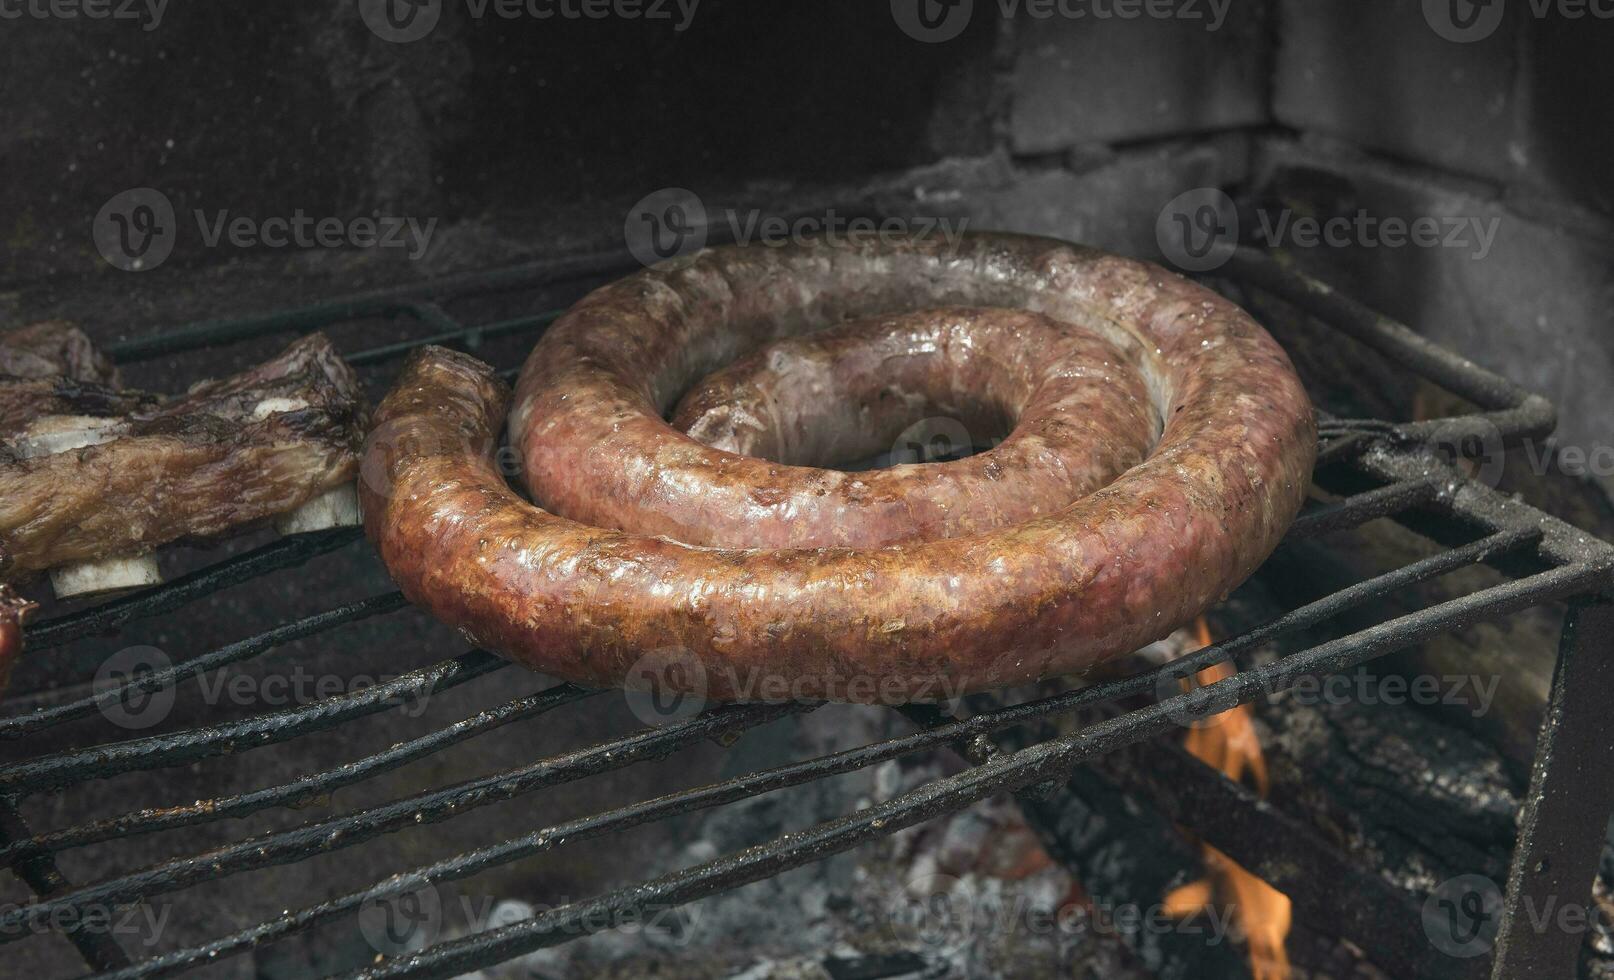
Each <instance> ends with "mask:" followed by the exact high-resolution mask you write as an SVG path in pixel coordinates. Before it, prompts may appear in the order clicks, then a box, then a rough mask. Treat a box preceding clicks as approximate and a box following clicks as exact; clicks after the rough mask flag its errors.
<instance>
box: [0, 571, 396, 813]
mask: <svg viewBox="0 0 1614 980" xmlns="http://www.w3.org/2000/svg"><path fill="white" fill-rule="evenodd" d="M404 605H406V603H405V602H404V598H403V594H402V593H400V592H389V593H385V594H383V595H379V596H372V597H371V598H368V599H362V600H360V601H358V602H355V603H350V604H349V605H346V606H341V607H338V608H336V609H330V610H327V611H325V612H322V613H316V614H314V615H312V616H307V617H304V618H303V619H299V620H297V621H295V622H291V623H286V624H284V625H282V626H276V627H275V628H274V629H270V630H265V631H264V632H262V633H259V634H257V635H256V636H249V637H247V638H246V639H244V640H237V641H235V642H234V643H231V644H228V645H227V646H222V647H220V648H218V649H217V650H214V651H213V652H212V653H207V654H203V655H202V656H200V657H193V658H192V659H190V660H187V661H185V662H184V663H181V664H176V665H175V666H173V667H170V668H168V669H166V670H159V671H152V672H151V673H148V674H142V675H140V676H138V677H135V678H134V679H132V680H130V681H129V682H127V683H125V684H120V685H118V686H117V687H109V688H107V689H106V690H104V691H98V692H95V693H93V694H90V695H88V696H86V697H82V698H78V699H76V700H73V701H68V702H65V703H63V704H58V705H52V706H49V707H43V708H39V709H37V710H35V711H31V712H28V713H27V714H21V715H13V716H11V717H8V718H0V738H19V737H21V736H23V735H27V734H30V733H32V732H36V731H39V730H40V729H42V728H49V727H51V726H53V725H59V724H61V723H63V722H67V721H72V720H73V719H75V718H84V717H87V716H89V715H92V714H94V713H95V712H97V711H99V710H101V709H102V708H104V707H110V706H112V705H114V704H117V703H119V702H121V701H124V700H126V699H127V698H129V697H131V696H133V695H136V694H149V693H151V692H153V691H159V690H162V689H163V688H166V687H172V686H174V685H175V684H177V683H179V682H180V681H182V680H184V679H185V678H187V677H194V676H196V675H197V674H200V673H203V672H205V671H209V670H214V669H217V668H219V667H224V666H226V665H228V664H232V663H236V662H237V661H241V660H248V659H250V658H252V657H255V656H257V655H258V654H260V653H263V652H264V651H265V650H269V649H271V648H273V647H277V646H279V645H281V644H283V643H290V642H291V641H293V640H300V639H303V638H304V637H308V636H313V635H314V634H316V633H323V632H324V631H326V630H328V629H333V628H335V627H337V626H342V625H344V624H347V623H355V622H359V621H360V620H364V619H368V618H369V617H371V616H377V615H380V614H382V613H389V612H393V611H395V610H397V609H401V608H403V606H404ZM171 739H172V736H158V737H157V739H152V740H148V741H160V740H171ZM107 751H110V750H109V748H108V747H106V746H98V747H96V748H92V749H84V750H82V753H81V754H92V753H94V754H100V753H105V752H107ZM57 758H61V759H65V758H66V757H65V756H58V757H57ZM36 761H38V760H36ZM103 761H110V758H106V759H104V760H103ZM31 764H32V763H21V764H19V765H14V766H0V791H6V792H10V791H13V790H14V789H15V788H16V785H17V784H16V783H14V782H13V780H14V779H15V778H17V777H18V776H19V775H20V774H21V773H22V772H23V771H24V770H25V767H27V766H28V765H31ZM69 781H73V780H69Z"/></svg>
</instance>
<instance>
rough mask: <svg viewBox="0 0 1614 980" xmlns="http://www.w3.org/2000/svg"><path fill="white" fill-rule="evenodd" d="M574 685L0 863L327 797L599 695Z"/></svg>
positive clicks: (10, 848) (8, 852) (63, 833)
mask: <svg viewBox="0 0 1614 980" xmlns="http://www.w3.org/2000/svg"><path fill="white" fill-rule="evenodd" d="M598 693H599V692H598V691H589V690H585V689H583V688H579V687H573V686H572V685H570V684H563V685H561V686H559V687H552V688H549V689H548V690H545V691H541V692H539V693H538V694H534V695H530V696H528V697H524V698H517V699H515V700H513V701H509V702H507V703H505V704H502V705H500V706H499V707H497V708H492V709H489V710H487V711H482V712H478V713H477V714H476V715H474V716H472V717H470V718H466V719H464V720H463V721H459V722H455V723H454V724H452V725H449V726H448V727H446V728H443V729H439V730H438V731H434V732H432V733H430V734H428V735H422V736H421V737H419V738H415V739H410V740H409V741H406V742H400V743H398V744H396V745H394V746H392V747H390V748H388V749H387V750H386V751H384V752H377V753H375V754H374V755H368V756H365V757H364V758H362V759H358V760H357V761H354V762H349V763H346V764H345V765H341V766H337V767H335V768H332V769H327V770H325V771H324V772H320V773H314V774H312V775H308V776H303V777H301V778H299V779H296V780H293V781H291V782H288V783H282V784H280V785H278V786H269V787H266V788H264V789H260V790H253V791H252V792H250V793H242V794H240V795H237V796H228V797H223V798H219V799H212V800H203V801H198V802H196V803H193V804H190V805H188V806H178V807H162V808H160V809H149V810H137V811H135V812H133V813H126V814H122V815H120V816H117V817H113V818H111V819H108V820H98V821H95V822H94V823H88V824H81V825H79V826H76V827H69V828H66V829H63V830H58V831H52V832H51V833H48V834H36V835H34V836H32V837H29V838H27V839H25V840H17V841H14V842H13V843H11V844H9V845H6V846H4V847H0V863H3V862H8V861H15V860H19V859H21V858H26V857H28V856H30V855H33V854H38V853H49V852H53V851H62V850H67V849H69V848H73V847H83V846H85V845H86V844H96V843H99V842H101V841H107V840H115V839H120V838H124V837H129V836H132V835H135V834H150V833H155V832H157V831H161V830H172V829H174V828H176V827H189V826H193V825H195V824H200V823H211V822H212V821H214V820H223V819H227V818H238V817H245V816H248V815H250V814H253V813H257V812H258V811H260V810H266V809H268V808H270V807H286V806H297V805H299V804H302V803H305V802H307V801H309V800H312V799H316V798H318V797H321V796H324V795H326V794H328V793H331V792H333V791H334V790H337V789H340V788H341V787H343V786H350V785H352V784H354V783H358V782H363V781H364V780H366V779H369V778H370V777H372V776H375V775H378V774H380V773H383V772H387V771H389V770H392V769H397V768H398V767H400V766H403V765H406V764H408V763H410V762H413V761H415V760H416V759H421V758H425V757H426V756H429V755H432V754H433V753H435V752H439V751H442V750H443V749H446V748H448V747H449V746H451V745H455V744H457V743H459V742H464V741H466V740H468V739H471V738H474V737H475V736H477V735H481V734H484V733H486V732H490V731H493V730H495V729H497V728H502V727H504V726H505V725H509V724H511V723H513V722H517V721H526V720H528V719H531V718H536V717H538V716H539V715H542V714H544V713H546V712H548V711H550V710H552V709H554V708H558V707H561V706H563V705H567V704H571V703H572V702H574V701H579V700H582V699H583V698H586V697H592V696H594V695H595V694H598Z"/></svg>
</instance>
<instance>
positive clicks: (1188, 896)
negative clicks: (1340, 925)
mask: <svg viewBox="0 0 1614 980" xmlns="http://www.w3.org/2000/svg"><path fill="white" fill-rule="evenodd" d="M1196 630H1197V633H1198V636H1197V639H1198V640H1199V646H1201V647H1205V646H1209V645H1210V644H1211V642H1212V640H1211V633H1210V627H1209V626H1208V625H1207V624H1206V622H1205V619H1204V617H1203V616H1202V617H1200V619H1199V621H1198V624H1197V627H1196ZM1232 675H1233V667H1232V665H1231V664H1226V663H1221V664H1216V665H1215V666H1212V667H1207V668H1205V669H1204V670H1202V671H1200V672H1199V676H1198V677H1197V678H1196V679H1195V681H1196V682H1197V683H1198V684H1199V685H1200V686H1204V685H1206V684H1213V683H1215V682H1216V681H1219V680H1222V679H1223V678H1226V677H1231V676H1232ZM1184 683H1185V685H1186V681H1185V682H1184ZM1253 717H1254V715H1253V712H1252V711H1251V709H1250V706H1249V705H1247V704H1241V705H1239V706H1237V707H1235V708H1232V709H1230V710H1228V711H1226V712H1224V713H1222V714H1221V715H1218V716H1217V717H1216V718H1215V719H1214V720H1213V721H1212V722H1211V723H1209V724H1200V725H1196V726H1194V728H1192V729H1191V730H1190V731H1189V732H1188V738H1187V739H1186V741H1185V742H1184V747H1185V748H1187V749H1188V751H1189V752H1190V753H1192V754H1193V755H1194V757H1195V758H1197V759H1199V760H1200V761H1202V762H1204V763H1206V764H1207V765H1210V766H1214V767H1216V768H1217V769H1219V770H1220V771H1221V772H1223V773H1225V774H1226V775H1227V778H1229V779H1231V780H1234V781H1235V782H1238V781H1242V780H1243V778H1244V776H1245V774H1246V773H1248V774H1249V777H1250V782H1252V783H1253V784H1254V785H1255V789H1256V791H1257V792H1259V793H1260V794H1261V795H1262V796H1263V797H1265V796H1266V795H1267V787H1268V783H1267V766H1266V759H1265V757H1264V756H1262V754H1261V742H1260V739H1259V738H1257V737H1256V733H1255V725H1254V724H1253V722H1252V718H1253ZM1202 846H1203V847H1204V851H1205V867H1206V869H1207V870H1208V871H1209V875H1208V877H1205V878H1202V879H1200V880H1199V881H1195V882H1191V883H1189V884H1187V885H1184V886H1182V887H1181V888H1177V889H1174V890H1173V891H1172V892H1171V893H1170V894H1168V895H1167V896H1166V899H1165V905H1166V910H1167V911H1168V912H1169V913H1170V914H1171V915H1173V916H1175V917H1177V918H1187V917H1189V916H1191V915H1194V914H1195V913H1197V912H1200V911H1202V910H1203V909H1205V908H1206V907H1208V906H1210V905H1211V904H1212V902H1213V901H1215V900H1216V899H1218V898H1220V899H1222V900H1224V901H1226V902H1227V903H1228V904H1230V905H1231V906H1232V907H1233V915H1234V917H1235V919H1236V921H1237V922H1238V923H1239V926H1240V928H1241V929H1242V930H1243V932H1244V936H1245V944H1246V946H1247V947H1248V948H1249V954H1250V973H1251V975H1252V976H1253V977H1254V980H1287V978H1288V977H1289V975H1290V970H1289V956H1288V954H1287V953H1286V952H1285V951H1284V947H1283V941H1284V938H1285V937H1286V936H1288V934H1289V922H1290V909H1289V899H1288V897H1287V896H1285V895H1284V894H1283V893H1282V892H1280V891H1278V890H1277V889H1275V888H1273V887H1272V886H1271V885H1269V884H1267V883H1266V882H1264V881H1262V880H1261V879H1260V878H1257V877H1256V876H1255V875H1253V874H1250V873H1249V872H1248V871H1246V870H1244V869H1243V868H1241V867H1239V865H1238V864H1237V863H1236V862H1234V861H1233V860H1232V859H1231V858H1229V857H1228V856H1227V855H1225V854H1223V853H1222V852H1221V851H1218V850H1217V849H1216V848H1214V847H1211V846H1210V845H1208V844H1206V845H1202Z"/></svg>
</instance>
